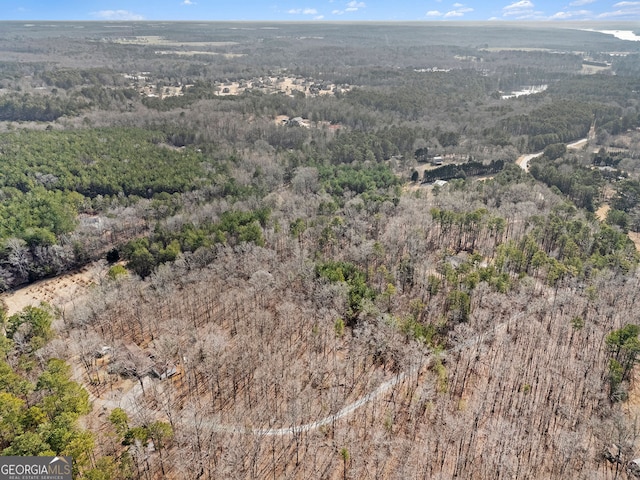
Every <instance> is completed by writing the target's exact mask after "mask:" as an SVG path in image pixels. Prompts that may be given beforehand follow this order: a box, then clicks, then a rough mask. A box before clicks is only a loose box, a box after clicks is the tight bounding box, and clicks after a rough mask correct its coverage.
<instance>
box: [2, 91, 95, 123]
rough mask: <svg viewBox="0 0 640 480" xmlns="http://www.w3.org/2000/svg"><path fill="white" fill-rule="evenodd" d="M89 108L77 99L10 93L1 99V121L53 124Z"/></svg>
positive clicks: (85, 103)
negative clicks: (59, 119) (65, 116)
mask: <svg viewBox="0 0 640 480" xmlns="http://www.w3.org/2000/svg"><path fill="white" fill-rule="evenodd" d="M87 107H88V104H87V102H86V101H82V100H80V99H77V98H65V97H56V96H50V95H31V94H28V93H23V94H20V93H10V94H7V95H3V96H2V97H0V121H8V122H13V121H16V122H17V121H28V122H52V121H54V120H56V119H58V118H60V117H62V116H63V115H67V116H76V115H78V114H79V113H80V112H82V111H83V110H84V109H86V108H87Z"/></svg>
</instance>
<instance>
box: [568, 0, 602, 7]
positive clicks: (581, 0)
mask: <svg viewBox="0 0 640 480" xmlns="http://www.w3.org/2000/svg"><path fill="white" fill-rule="evenodd" d="M595 1H596V0H575V1H573V2H571V3H570V4H569V6H571V7H581V6H582V5H589V4H590V3H593V2H595Z"/></svg>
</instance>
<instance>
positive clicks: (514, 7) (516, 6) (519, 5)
mask: <svg viewBox="0 0 640 480" xmlns="http://www.w3.org/2000/svg"><path fill="white" fill-rule="evenodd" d="M534 6H535V5H534V4H533V3H532V2H530V1H529V0H520V1H519V2H515V3H512V4H511V5H507V6H506V7H503V8H502V11H503V12H514V11H520V10H530V9H533V7H534Z"/></svg>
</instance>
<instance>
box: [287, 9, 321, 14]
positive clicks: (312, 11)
mask: <svg viewBox="0 0 640 480" xmlns="http://www.w3.org/2000/svg"><path fill="white" fill-rule="evenodd" d="M287 13H288V14H289V15H317V14H318V10H316V9H315V8H292V9H291V10H289V11H287Z"/></svg>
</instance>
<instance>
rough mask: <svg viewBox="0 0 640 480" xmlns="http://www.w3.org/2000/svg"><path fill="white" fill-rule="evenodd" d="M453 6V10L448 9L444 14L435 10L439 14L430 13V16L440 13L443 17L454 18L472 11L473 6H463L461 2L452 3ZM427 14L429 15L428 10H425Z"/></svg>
mask: <svg viewBox="0 0 640 480" xmlns="http://www.w3.org/2000/svg"><path fill="white" fill-rule="evenodd" d="M453 6H454V7H456V9H455V10H450V11H448V12H447V13H445V14H444V15H443V14H441V13H440V12H437V13H438V14H439V15H432V16H440V15H442V16H444V18H455V17H464V14H465V13H469V12H473V8H471V7H465V6H464V5H463V4H461V3H454V4H453ZM434 12H435V11H434ZM427 15H429V12H427Z"/></svg>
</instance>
